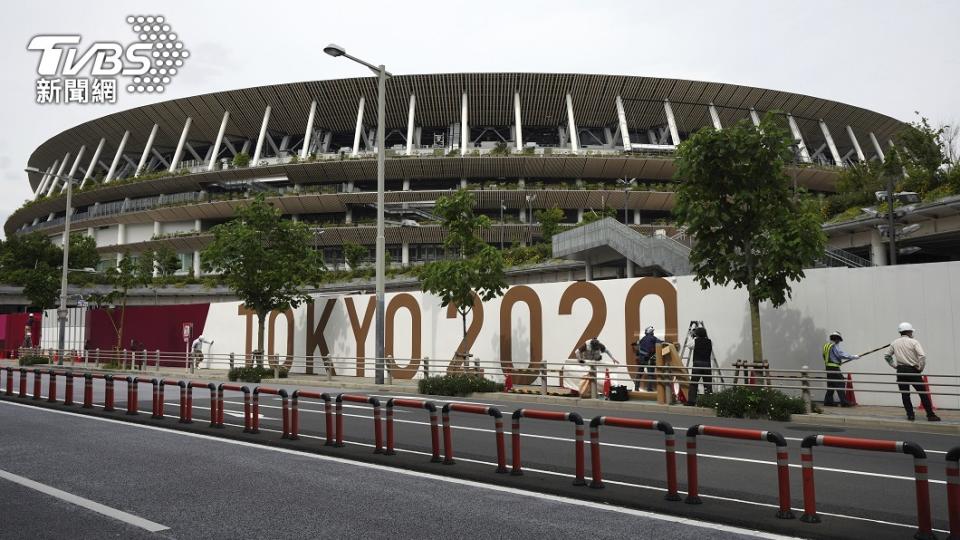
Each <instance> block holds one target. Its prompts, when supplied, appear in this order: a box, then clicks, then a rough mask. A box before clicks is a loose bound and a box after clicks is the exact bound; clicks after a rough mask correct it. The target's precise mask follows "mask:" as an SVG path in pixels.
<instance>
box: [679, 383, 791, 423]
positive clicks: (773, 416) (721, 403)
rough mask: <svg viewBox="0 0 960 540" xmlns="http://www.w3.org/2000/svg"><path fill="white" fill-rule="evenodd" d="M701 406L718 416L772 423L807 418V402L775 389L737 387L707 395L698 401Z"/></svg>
mask: <svg viewBox="0 0 960 540" xmlns="http://www.w3.org/2000/svg"><path fill="white" fill-rule="evenodd" d="M697 405H699V406H701V407H709V408H711V409H714V410H715V411H716V412H717V416H727V417H733V418H766V419H769V420H778V421H784V422H786V421H789V420H790V415H792V414H803V413H804V412H806V411H805V409H804V406H803V400H802V399H801V398H799V397H790V396H788V395H786V394H784V393H783V392H781V391H779V390H774V389H773V388H760V389H759V390H758V389H754V388H747V387H743V386H735V387H733V388H727V389H726V390H723V391H722V392H715V393H713V394H704V395H702V396H700V397H699V398H698V399H697Z"/></svg>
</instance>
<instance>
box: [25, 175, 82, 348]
mask: <svg viewBox="0 0 960 540" xmlns="http://www.w3.org/2000/svg"><path fill="white" fill-rule="evenodd" d="M24 170H25V171H26V172H28V173H39V172H40V170H39V169H37V168H34V167H28V168H27V169H24ZM51 176H52V177H54V178H58V179H60V180H63V181H64V182H65V183H66V184H67V208H66V213H65V214H64V218H63V272H61V275H60V306H59V307H58V308H57V352H58V356H57V357H58V358H59V360H58V362H57V365H60V366H62V365H63V349H64V341H65V339H66V331H67V272H69V269H70V267H69V266H67V264H68V263H69V262H70V213H71V210H72V208H71V206H72V204H73V178H72V177H69V176H61V175H57V174H52V175H51Z"/></svg>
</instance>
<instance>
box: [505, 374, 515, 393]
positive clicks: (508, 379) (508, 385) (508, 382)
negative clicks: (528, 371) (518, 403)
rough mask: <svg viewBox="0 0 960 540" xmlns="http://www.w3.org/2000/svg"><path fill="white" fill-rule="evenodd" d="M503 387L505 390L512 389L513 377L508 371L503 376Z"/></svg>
mask: <svg viewBox="0 0 960 540" xmlns="http://www.w3.org/2000/svg"><path fill="white" fill-rule="evenodd" d="M503 389H504V391H506V392H510V391H512V390H513V377H511V376H510V373H509V372H507V373H506V374H505V375H504V376H503Z"/></svg>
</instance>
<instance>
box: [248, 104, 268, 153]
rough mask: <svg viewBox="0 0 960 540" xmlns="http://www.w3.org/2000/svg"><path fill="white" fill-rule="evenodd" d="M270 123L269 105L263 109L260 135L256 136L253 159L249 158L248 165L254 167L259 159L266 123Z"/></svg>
mask: <svg viewBox="0 0 960 540" xmlns="http://www.w3.org/2000/svg"><path fill="white" fill-rule="evenodd" d="M269 123H270V106H269V105H267V108H266V109H264V110H263V122H261V123H260V135H258V136H257V146H255V147H254V150H253V159H251V160H250V166H252V167H256V166H257V163H258V162H259V161H260V155H261V153H262V152H263V139H264V137H266V136H267V124H269Z"/></svg>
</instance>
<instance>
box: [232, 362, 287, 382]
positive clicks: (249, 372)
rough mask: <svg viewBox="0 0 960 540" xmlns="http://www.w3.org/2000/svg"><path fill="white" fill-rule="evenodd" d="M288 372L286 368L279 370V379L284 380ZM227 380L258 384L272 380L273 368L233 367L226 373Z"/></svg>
mask: <svg viewBox="0 0 960 540" xmlns="http://www.w3.org/2000/svg"><path fill="white" fill-rule="evenodd" d="M288 372H289V370H288V369H287V368H284V367H282V368H280V378H281V379H286V378H287V374H288ZM227 378H228V379H230V380H231V381H243V382H251V383H258V382H260V381H261V380H263V379H265V378H266V379H272V378H273V368H271V367H257V366H250V367H235V368H232V369H231V370H230V371H228V372H227Z"/></svg>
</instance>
